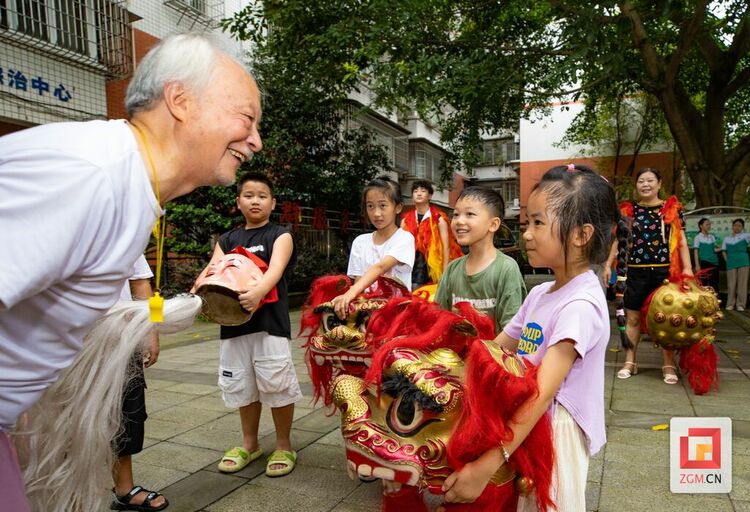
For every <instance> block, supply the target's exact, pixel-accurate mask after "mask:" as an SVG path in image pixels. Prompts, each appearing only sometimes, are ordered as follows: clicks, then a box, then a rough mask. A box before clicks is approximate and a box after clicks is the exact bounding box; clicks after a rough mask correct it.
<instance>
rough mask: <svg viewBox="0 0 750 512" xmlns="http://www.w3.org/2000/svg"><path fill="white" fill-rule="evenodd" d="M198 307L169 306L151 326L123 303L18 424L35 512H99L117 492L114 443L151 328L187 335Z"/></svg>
mask: <svg viewBox="0 0 750 512" xmlns="http://www.w3.org/2000/svg"><path fill="white" fill-rule="evenodd" d="M201 305H202V303H201V299H200V298H199V297H196V296H194V295H182V296H178V297H175V298H172V299H168V300H166V301H164V322H163V323H161V324H152V323H151V322H150V320H149V307H148V301H135V302H119V303H117V304H116V305H115V306H113V307H112V308H111V309H110V310H109V311H108V312H107V313H106V314H105V315H104V317H102V318H101V319H100V320H99V321H98V322H97V323H96V324H94V327H93V329H92V330H91V332H90V333H89V334H88V335H87V336H86V338H85V339H84V341H83V348H82V349H81V352H80V353H79V354H78V357H77V358H76V359H75V361H74V362H73V364H72V365H71V366H70V367H68V368H67V369H66V370H64V371H63V372H62V373H61V375H60V378H59V379H58V380H57V381H56V382H55V383H54V384H53V385H51V386H50V387H49V388H48V389H47V391H46V392H45V393H44V395H43V396H42V398H41V399H40V400H39V402H37V403H36V404H35V405H34V406H33V407H32V408H31V409H29V410H28V411H27V412H26V413H25V414H24V415H23V416H22V418H21V419H20V420H19V425H18V426H17V429H16V432H15V434H14V441H15V443H16V446H17V448H18V451H19V458H20V460H21V467H22V468H23V471H24V481H25V484H26V495H27V497H28V499H29V503H30V505H31V509H32V510H40V511H41V510H45V511H47V510H48V511H72V512H90V511H93V510H100V509H101V504H102V499H103V498H105V496H106V492H105V491H106V490H107V489H109V488H111V487H112V481H111V474H112V464H113V463H114V460H115V454H114V453H113V442H114V439H115V438H116V436H117V434H118V432H119V430H120V419H121V416H122V394H123V388H124V385H125V384H126V382H127V380H128V378H129V376H130V374H131V372H130V365H129V363H130V360H131V357H132V355H133V353H134V352H135V350H136V349H138V348H139V345H140V344H141V342H142V341H143V340H144V338H145V337H146V335H147V334H148V333H149V332H150V331H151V330H152V329H153V328H154V327H156V329H157V330H158V331H159V332H160V333H174V332H178V331H180V330H183V329H186V328H188V327H190V326H191V325H192V323H193V321H194V320H195V317H196V316H197V315H198V313H199V312H200V310H201Z"/></svg>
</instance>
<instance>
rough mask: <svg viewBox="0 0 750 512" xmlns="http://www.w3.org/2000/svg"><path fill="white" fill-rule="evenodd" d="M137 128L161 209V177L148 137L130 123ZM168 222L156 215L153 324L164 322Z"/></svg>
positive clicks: (152, 298)
mask: <svg viewBox="0 0 750 512" xmlns="http://www.w3.org/2000/svg"><path fill="white" fill-rule="evenodd" d="M130 125H131V126H132V127H133V128H135V131H136V133H138V136H139V137H140V139H141V142H142V143H143V148H144V149H145V150H146V156H147V157H148V163H149V164H150V165H151V172H152V173H153V174H154V191H155V192H156V203H157V205H158V206H159V208H161V196H160V195H159V177H158V175H157V174H156V165H155V164H154V159H153V157H152V156H151V149H150V148H149V147H148V142H146V136H145V135H144V134H143V132H142V131H141V129H140V128H138V126H137V125H135V124H133V123H130ZM166 229H167V222H166V219H165V220H164V222H162V220H161V216H160V215H159V212H157V214H156V221H155V222H154V229H153V233H154V239H155V240H156V287H155V288H156V291H155V292H154V295H153V296H152V297H150V298H149V299H148V306H149V310H150V312H151V322H153V323H159V322H163V321H164V297H162V296H161V293H160V292H161V288H160V286H159V285H160V283H161V263H162V256H163V255H164V237H165V234H166Z"/></svg>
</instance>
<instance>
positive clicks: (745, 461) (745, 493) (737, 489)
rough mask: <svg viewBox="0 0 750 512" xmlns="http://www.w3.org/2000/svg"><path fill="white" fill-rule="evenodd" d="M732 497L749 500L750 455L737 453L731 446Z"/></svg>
mask: <svg viewBox="0 0 750 512" xmlns="http://www.w3.org/2000/svg"><path fill="white" fill-rule="evenodd" d="M729 495H730V496H731V498H732V499H737V500H740V501H750V456H748V455H737V451H736V450H735V448H734V445H733V446H732V492H731V493H729Z"/></svg>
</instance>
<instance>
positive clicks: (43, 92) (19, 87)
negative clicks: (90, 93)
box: [0, 63, 73, 103]
mask: <svg viewBox="0 0 750 512" xmlns="http://www.w3.org/2000/svg"><path fill="white" fill-rule="evenodd" d="M34 75H36V74H35V73H25V72H24V71H22V70H20V69H18V68H16V67H13V66H8V65H5V64H3V63H0V90H1V89H2V88H7V89H12V90H13V91H22V92H26V93H30V94H36V95H38V96H52V97H54V98H56V99H57V101H60V102H62V103H68V102H69V101H70V100H72V99H73V93H72V92H71V91H70V90H69V88H67V87H65V85H63V84H62V83H57V84H55V80H49V79H45V78H44V77H42V76H39V75H36V76H34Z"/></svg>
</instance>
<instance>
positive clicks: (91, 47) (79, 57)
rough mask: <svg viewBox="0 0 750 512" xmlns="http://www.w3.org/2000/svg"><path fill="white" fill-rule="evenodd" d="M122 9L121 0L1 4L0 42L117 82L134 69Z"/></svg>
mask: <svg viewBox="0 0 750 512" xmlns="http://www.w3.org/2000/svg"><path fill="white" fill-rule="evenodd" d="M124 5H125V2H124V1H122V0H0V40H3V39H4V40H10V41H13V42H14V43H16V44H23V45H24V46H29V47H34V48H37V49H40V50H44V51H46V52H48V53H50V54H52V55H57V56H59V57H63V58H65V59H66V60H68V61H69V62H70V63H72V64H74V65H75V64H79V65H81V66H83V67H87V68H94V69H96V70H98V71H101V72H102V73H103V74H105V75H106V76H108V77H110V78H122V77H125V76H128V75H129V74H130V73H131V72H132V63H133V50H132V48H133V45H132V29H131V27H130V15H129V13H128V11H127V9H125V7H124Z"/></svg>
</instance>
